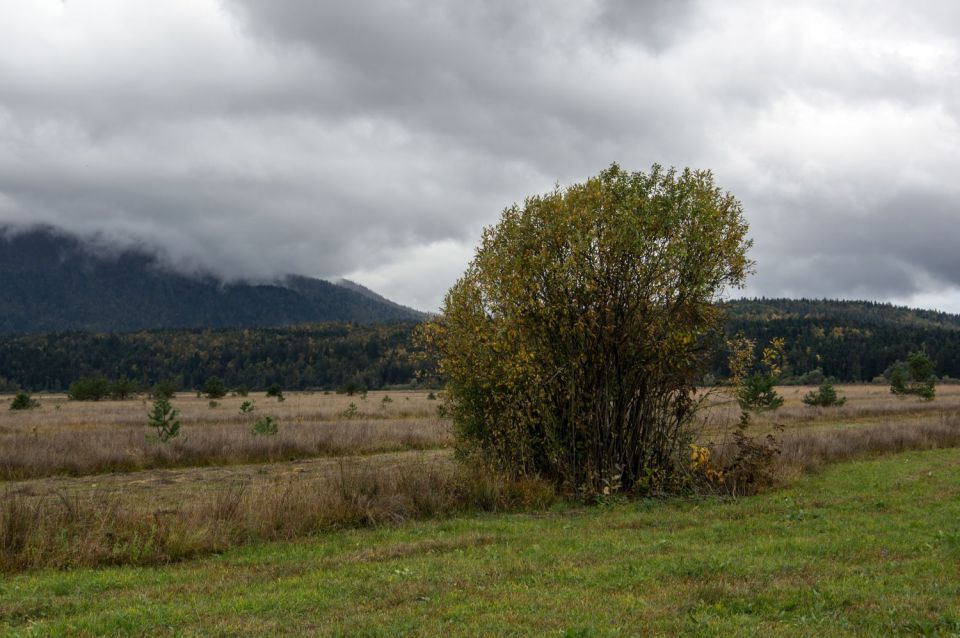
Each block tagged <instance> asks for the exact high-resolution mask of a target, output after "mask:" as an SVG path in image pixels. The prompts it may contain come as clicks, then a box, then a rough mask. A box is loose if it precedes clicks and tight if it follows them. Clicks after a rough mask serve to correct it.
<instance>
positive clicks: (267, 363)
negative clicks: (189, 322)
mask: <svg viewBox="0 0 960 638" xmlns="http://www.w3.org/2000/svg"><path fill="white" fill-rule="evenodd" d="M412 331H413V324H381V325H368V326H361V325H355V324H353V325H352V324H343V323H340V324H319V325H310V326H300V327H295V328H260V329H248V330H157V331H147V332H135V333H127V334H91V333H85V332H74V333H65V334H58V335H28V336H20V337H7V338H3V339H0V377H2V378H0V389H14V388H16V387H21V386H22V387H25V388H29V389H31V390H62V389H66V387H67V386H68V385H69V384H70V382H71V381H74V380H76V379H77V378H80V377H87V376H105V377H109V378H119V377H126V378H128V379H131V380H133V381H135V382H137V383H138V384H139V385H141V386H142V387H149V386H150V385H152V384H154V383H156V382H157V381H159V380H161V379H174V380H176V384H177V385H178V386H179V387H180V388H199V387H201V386H202V385H203V382H204V381H205V380H206V379H207V378H208V377H211V376H219V377H221V378H222V379H223V380H224V382H225V383H226V385H227V387H230V388H236V387H239V386H247V387H249V388H253V389H258V388H259V389H262V388H265V387H267V386H268V385H269V384H272V383H279V384H281V385H282V386H283V387H284V388H287V389H303V388H336V387H338V386H340V385H341V384H343V383H346V382H348V381H356V382H357V383H360V384H362V385H365V386H367V387H370V388H379V387H382V386H384V385H394V384H406V383H410V382H411V381H413V380H414V374H415V366H416V365H418V364H416V363H415V359H416V357H415V356H413V353H412V352H411V350H410V341H411V339H410V336H411V333H412Z"/></svg>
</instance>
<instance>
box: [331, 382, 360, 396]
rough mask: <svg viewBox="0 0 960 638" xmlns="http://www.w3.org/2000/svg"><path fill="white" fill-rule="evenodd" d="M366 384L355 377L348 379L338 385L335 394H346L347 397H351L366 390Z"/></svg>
mask: <svg viewBox="0 0 960 638" xmlns="http://www.w3.org/2000/svg"><path fill="white" fill-rule="evenodd" d="M366 391H367V386H365V385H364V384H362V383H360V382H359V381H357V380H356V379H350V380H349V381H347V382H346V383H343V384H341V385H340V387H338V388H337V394H346V395H347V396H348V397H352V396H353V395H355V394H358V393H361V392H366Z"/></svg>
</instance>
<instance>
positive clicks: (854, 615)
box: [0, 385, 960, 635]
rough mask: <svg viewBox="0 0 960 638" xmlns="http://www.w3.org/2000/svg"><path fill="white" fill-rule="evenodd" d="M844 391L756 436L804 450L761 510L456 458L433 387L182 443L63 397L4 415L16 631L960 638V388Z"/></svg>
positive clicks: (781, 465) (185, 402) (717, 401)
mask: <svg viewBox="0 0 960 638" xmlns="http://www.w3.org/2000/svg"><path fill="white" fill-rule="evenodd" d="M839 389H840V391H841V392H842V393H844V394H846V396H847V397H848V402H847V404H846V405H844V406H842V407H839V408H809V407H807V406H804V405H803V404H802V403H801V402H800V398H801V397H802V395H803V394H804V393H805V392H807V391H809V388H803V387H795V388H794V387H790V388H781V389H780V390H781V392H782V393H783V394H784V395H785V398H786V403H785V405H784V406H783V407H782V408H781V409H779V410H777V411H776V412H775V413H773V414H769V415H765V416H763V417H761V418H758V419H756V420H755V422H754V423H753V425H752V426H751V431H752V432H754V433H756V434H762V433H764V432H767V431H771V430H776V431H777V432H778V433H779V436H780V437H781V438H782V441H783V443H782V453H781V454H780V456H779V458H778V465H777V471H778V484H777V485H776V486H774V488H772V489H769V490H766V491H765V492H764V493H762V494H760V495H757V496H749V497H743V498H738V499H734V500H730V499H728V498H722V497H709V498H698V499H678V498H674V499H665V500H652V499H650V500H643V501H633V502H629V501H625V500H622V499H619V498H618V497H616V496H614V497H611V498H610V499H609V500H606V501H603V502H601V503H599V504H592V505H590V506H586V505H584V504H582V503H578V502H577V501H575V500H569V499H561V498H557V496H556V495H555V494H554V493H553V490H552V488H551V487H550V486H547V485H544V484H542V483H540V482H538V481H534V480H531V481H525V482H507V481H504V480H502V479H499V478H497V477H496V476H494V475H491V474H489V473H483V472H476V471H471V470H469V469H465V468H463V467H461V466H460V465H459V464H457V463H455V462H454V460H453V451H452V445H453V437H452V435H451V431H450V423H449V421H448V420H446V419H444V418H442V416H441V413H438V405H439V403H440V402H439V401H436V400H432V399H430V398H428V394H427V393H426V392H412V391H403V392H400V391H397V392H376V393H375V392H371V393H369V394H368V395H366V396H365V397H360V396H359V395H356V396H345V395H336V394H324V393H320V392H318V393H290V394H288V395H287V397H286V400H285V401H283V402H279V401H277V400H276V399H274V398H268V397H265V396H263V395H262V394H259V395H251V396H250V397H246V398H244V397H226V398H224V399H221V400H219V402H218V404H217V405H215V406H213V407H211V405H210V403H209V401H208V400H207V399H205V398H197V397H194V396H192V395H190V396H187V395H180V396H178V397H176V398H174V399H173V404H174V406H175V407H176V408H177V409H178V410H179V411H180V414H181V417H180V418H181V421H182V431H181V434H180V436H179V437H177V438H176V439H174V440H173V441H171V442H169V443H167V444H160V443H157V442H151V441H149V440H148V438H147V436H146V435H147V434H148V433H149V429H148V428H147V426H146V413H147V411H148V409H149V407H150V405H149V402H146V401H144V400H142V399H134V400H127V401H104V402H98V403H80V402H72V401H68V400H67V399H66V397H63V396H56V395H41V396H39V397H38V398H39V399H40V407H39V408H37V409H34V410H29V411H10V410H2V411H0V499H2V504H0V569H2V571H3V572H6V576H4V577H3V581H2V585H0V628H2V629H3V630H5V631H8V632H11V633H15V634H20V633H23V634H27V635H29V634H31V632H33V633H35V634H36V635H43V634H47V633H80V634H84V633H119V634H123V633H143V632H146V631H149V632H150V633H197V634H207V633H213V634H216V633H234V632H247V631H251V632H257V633H303V632H317V633H331V634H336V633H370V634H378V633H382V634H384V635H391V634H395V633H403V632H412V633H426V634H429V633H434V632H435V631H441V630H442V631H445V632H447V633H449V632H450V630H451V627H453V628H454V632H453V633H461V634H470V633H476V632H477V631H480V630H481V628H483V627H490V628H493V629H492V630H491V631H490V633H510V632H511V628H514V629H516V631H517V632H518V633H523V632H533V633H541V632H558V633H560V634H561V635H562V633H563V632H565V631H566V632H568V635H616V634H617V631H619V632H620V633H623V634H635V633H645V632H646V633H654V634H655V633H659V632H660V631H674V630H684V631H694V632H696V631H702V632H706V633H714V630H716V631H718V632H724V631H726V632H734V633H735V632H738V631H739V632H743V631H760V630H762V631H763V632H764V633H772V634H777V633H781V634H783V635H796V634H797V633H810V634H813V633H822V631H821V630H822V629H823V628H824V627H832V628H834V629H837V632H827V633H828V634H829V633H840V634H842V633H847V632H849V633H871V632H872V631H873V630H877V631H880V630H882V632H881V633H910V632H920V633H923V632H927V633H931V634H933V635H936V634H937V633H938V632H939V633H940V634H943V635H951V634H952V633H956V632H960V625H958V624H957V623H958V622H960V620H958V618H960V610H958V609H957V607H956V600H957V593H958V592H957V583H958V581H957V578H956V569H957V565H958V560H960V555H958V554H957V553H956V552H957V550H958V547H960V545H958V540H957V538H958V536H957V534H958V533H960V530H958V527H957V523H956V521H957V520H960V518H958V517H957V514H958V513H960V512H958V510H957V507H958V506H957V503H958V499H957V496H958V495H960V472H958V471H957V470H958V469H960V467H958V464H960V456H958V455H957V454H956V452H955V450H949V449H948V450H944V451H939V452H937V451H929V452H923V453H921V452H919V450H933V449H935V448H950V447H954V446H960V386H942V387H940V388H938V397H937V399H936V400H935V401H933V402H919V401H915V400H902V399H898V398H896V397H893V396H892V395H890V393H889V391H888V390H887V388H886V387H883V386H869V385H862V386H844V387H841V388H839ZM243 401H251V402H253V404H254V405H255V409H254V411H253V412H252V413H248V414H243V413H241V411H240V405H241V404H242V402H243ZM263 415H270V416H272V417H274V418H275V419H276V420H277V421H278V423H279V431H278V433H277V434H276V435H274V436H254V435H253V434H252V433H251V426H252V423H253V421H254V420H255V419H256V418H259V417H260V416H263ZM738 417H739V410H738V409H737V408H736V406H735V404H733V403H732V402H731V401H730V400H729V399H728V398H727V397H725V396H724V395H723V394H716V395H713V396H712V397H711V398H710V407H709V408H708V409H707V410H705V411H704V413H703V422H702V423H701V425H700V434H699V438H700V440H701V442H702V443H703V444H705V445H711V446H712V448H711V449H713V450H714V454H716V455H718V456H722V454H723V453H724V452H723V450H724V445H725V442H726V441H727V436H728V433H729V431H730V430H731V428H732V427H733V425H734V424H735V423H736V420H737V418H738ZM894 453H899V454H896V455H892V454H894ZM840 461H847V462H846V463H843V464H838V465H837V464H836V463H838V462H840ZM65 569H68V570H69V571H64V570H65ZM538 591H540V593H537V592H538ZM97 592H110V593H111V595H110V598H113V597H115V596H116V597H118V600H122V601H125V602H124V604H118V605H115V606H111V604H109V600H108V602H105V603H103V604H98V603H96V602H95V601H94V599H93V598H94V594H95V593H97ZM811 592H814V593H811ZM884 596H888V600H890V601H892V602H891V603H890V604H889V605H884V604H883V602H882V601H883V600H884ZM586 600H589V601H590V604H589V605H588V604H587V602H586ZM186 601H189V602H186ZM284 610H286V611H284ZM908 611H909V613H908ZM285 613H289V614H290V615H289V616H285ZM286 617H289V618H292V619H293V620H292V621H291V623H290V624H287V623H286V621H285V620H284V618H286ZM471 628H472V629H473V631H470V629H471ZM616 628H619V629H617V631H614V629H616ZM698 628H699V629H698ZM797 628H803V631H800V632H798V631H795V630H797ZM928 630H929V631H928Z"/></svg>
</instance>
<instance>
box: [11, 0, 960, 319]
mask: <svg viewBox="0 0 960 638" xmlns="http://www.w3.org/2000/svg"><path fill="white" fill-rule="evenodd" d="M958 25H960V9H958V8H957V5H956V3H954V2H948V1H943V2H927V3H923V4H922V6H917V7H909V8H908V6H907V5H905V4H903V3H900V2H893V1H892V0H891V1H890V2H869V3H868V2H850V3H834V2H827V1H826V0H822V1H817V0H805V1H800V2H794V3H789V4H787V3H769V2H761V1H759V0H756V1H746V0H744V1H737V2H730V3H708V2H695V1H682V2H668V1H666V0H651V1H647V2H628V1H627V0H609V1H606V2H604V1H601V0H595V1H593V2H584V3H570V2H559V0H557V1H553V2H542V3H518V2H509V1H507V0H502V1H499V2H478V3H457V2H426V1H424V0H402V1H401V0H393V1H387V0H381V1H371V2H349V3H348V2H339V3H320V2H313V1H308V0H175V1H171V2H165V3H151V2H146V1H133V2H130V1H127V0H69V1H67V2H62V1H59V0H36V1H35V2H30V3H6V4H4V5H3V6H2V7H0V37H2V39H3V41H4V47H3V48H2V50H0V150H2V152H0V223H6V224H13V225H26V224H33V223H47V224H53V225H55V226H60V227H63V228H65V229H67V230H69V231H73V232H77V233H81V234H84V235H99V236H100V238H101V241H102V240H103V238H108V239H109V240H110V241H112V242H115V243H118V244H128V243H136V244H138V245H149V246H151V247H153V248H154V249H156V250H157V251H158V252H159V253H160V254H161V255H162V256H163V257H164V258H165V259H166V260H167V261H168V262H169V263H170V264H171V265H173V266H175V267H178V268H180V269H183V270H187V271H206V272H213V273H216V274H219V275H221V276H225V277H228V278H248V279H257V280H268V279H271V278H273V277H276V276H278V275H280V274H283V273H289V272H295V273H301V274H306V275H311V276H320V277H327V278H336V277H339V276H349V277H351V278H354V279H357V280H359V281H361V282H362V283H364V284H367V285H369V286H371V287H373V288H375V289H377V290H379V291H381V292H383V293H384V294H386V295H388V296H391V297H393V298H396V299H398V300H399V301H402V302H405V303H409V304H412V305H415V306H418V307H421V308H424V309H435V308H436V307H437V304H438V303H439V300H440V298H441V297H442V295H443V293H444V292H445V290H446V288H447V287H448V286H449V285H450V284H451V283H452V282H453V281H454V280H455V278H456V277H457V276H458V275H459V274H460V273H461V272H462V271H463V268H464V267H465V265H466V262H467V261H468V259H469V258H470V255H471V253H472V250H473V246H474V245H475V243H476V240H477V238H478V236H479V233H480V230H481V228H482V227H483V226H484V225H488V224H491V223H494V222H495V221H496V219H497V216H498V214H499V211H500V210H501V209H502V208H503V207H505V206H507V205H509V204H511V203H512V202H515V201H520V200H522V199H523V198H524V197H525V196H527V195H530V194H533V193H538V192H543V191H545V190H549V189H550V188H552V187H553V185H554V184H556V183H560V184H566V183H570V182H573V181H579V180H582V179H584V178H585V177H587V176H589V175H592V174H595V173H596V172H598V171H599V170H600V169H602V168H603V167H604V166H606V165H608V164H609V163H610V162H613V161H616V162H619V163H620V164H621V165H623V166H624V167H626V168H629V169H640V170H643V169H646V168H647V167H649V166H650V164H652V163H653V162H660V163H663V164H667V165H678V166H683V165H689V166H694V167H698V168H710V169H712V170H713V171H714V173H715V175H716V178H717V181H718V183H720V184H721V185H722V186H723V187H725V188H728V189H730V190H731V191H732V192H733V193H734V194H736V195H737V196H738V197H739V198H740V199H741V200H742V201H743V203H744V208H745V212H746V215H747V218H748V220H749V221H750V223H751V234H752V236H753V238H754V240H755V247H754V251H753V258H754V259H755V260H756V262H757V267H756V275H755V276H754V277H753V278H752V279H751V281H750V283H749V284H748V288H747V290H746V292H747V293H748V294H764V295H805V296H840V297H861V298H872V299H884V300H887V299H889V300H896V301H902V302H911V301H914V302H916V303H923V304H925V305H934V306H938V307H942V308H949V309H953V310H960V258H958V257H957V255H958V254H960V253H958V252H957V251H955V250H954V247H955V246H957V245H960V224H958V223H957V222H958V221H960V185H958V182H957V181H956V177H955V176H956V175H957V174H958V169H960V125H958V122H960V77H958V76H960V26H958Z"/></svg>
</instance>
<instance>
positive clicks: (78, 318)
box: [0, 226, 426, 334]
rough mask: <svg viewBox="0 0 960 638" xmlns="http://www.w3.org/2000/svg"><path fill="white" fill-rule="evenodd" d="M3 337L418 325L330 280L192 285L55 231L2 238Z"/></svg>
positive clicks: (140, 256) (208, 279)
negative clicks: (77, 332)
mask: <svg viewBox="0 0 960 638" xmlns="http://www.w3.org/2000/svg"><path fill="white" fill-rule="evenodd" d="M0 289H2V290H3V291H4V293H5V294H4V295H3V296H2V297H0V334H42V333H50V332H64V331H71V330H86V331H99V332H129V331H135V330H150V329H162V328H244V327H251V328H252V327H281V326H289V325H296V324H302V323H318V322H331V321H333V322H341V321H342V322H354V323H382V322H395V321H417V320H420V319H422V318H423V317H424V316H426V315H425V314H424V313H421V312H419V311H417V310H414V309H412V308H407V307H405V306H401V305H400V304H396V303H394V302H390V301H389V300H386V299H385V298H382V297H380V298H379V299H378V298H374V297H371V296H369V295H364V294H360V293H359V292H357V291H355V290H351V289H350V288H348V287H345V286H338V285H337V284H334V283H331V282H329V281H326V280H323V279H313V278H310V277H305V276H299V275H291V276H288V277H285V278H283V279H282V280H281V281H278V282H275V283H248V282H226V281H224V280H222V279H219V278H217V277H214V276H212V275H195V276H191V275H185V274H182V273H178V272H176V271H174V270H172V269H170V268H168V267H166V266H164V265H163V264H162V263H161V262H160V260H159V258H158V257H157V256H156V255H154V254H151V253H150V252H149V251H147V250H145V249H143V248H136V247H134V248H125V249H116V250H111V251H108V252H107V253H106V254H98V251H97V249H96V248H95V247H93V246H92V245H91V244H90V243H89V242H85V241H84V240H83V239H81V238H79V237H77V236H74V235H70V234H68V233H64V232H61V231H59V230H57V229H54V228H51V227H44V226H37V227H31V228H27V229H17V230H16V231H12V230H11V229H10V228H9V227H6V228H4V229H3V231H2V232H0Z"/></svg>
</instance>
